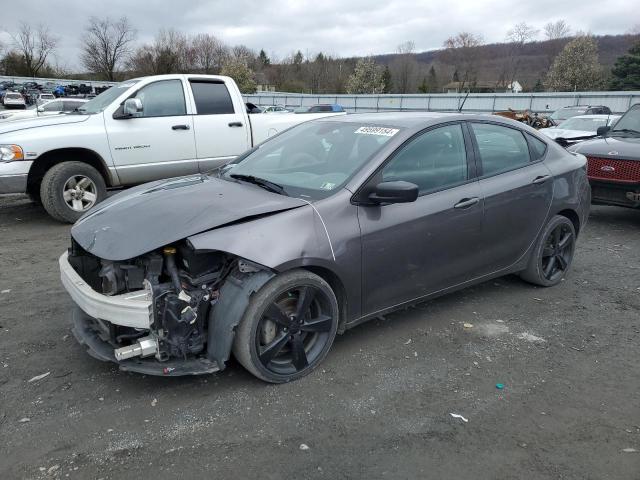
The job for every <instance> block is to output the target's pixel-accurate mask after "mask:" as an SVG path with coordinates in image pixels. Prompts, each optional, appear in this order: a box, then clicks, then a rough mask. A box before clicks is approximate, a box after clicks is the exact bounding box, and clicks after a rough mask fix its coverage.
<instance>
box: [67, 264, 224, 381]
mask: <svg viewBox="0 0 640 480" xmlns="http://www.w3.org/2000/svg"><path fill="white" fill-rule="evenodd" d="M59 263H60V278H61V280H62V284H63V285H64V287H65V289H66V290H67V292H69V295H70V296H71V298H72V299H73V301H74V303H75V305H74V308H73V317H72V318H73V328H72V332H73V335H74V336H75V337H76V339H77V340H78V342H79V343H80V344H82V345H84V346H86V347H87V350H88V353H89V355H91V356H92V357H94V358H96V359H98V360H102V361H105V362H113V363H117V364H118V366H119V367H120V370H124V371H130V372H138V373H143V374H147V375H160V376H174V377H175V376H182V375H201V374H205V373H213V372H217V371H218V370H220V368H219V367H218V364H217V363H216V362H214V361H211V360H209V359H207V358H206V357H205V356H200V357H192V358H186V359H170V360H166V361H159V360H158V359H157V358H156V357H146V358H139V357H134V358H129V359H126V360H117V359H116V357H115V354H114V349H116V348H119V347H122V346H123V345H117V344H114V343H113V342H111V341H110V340H109V328H110V324H113V325H120V326H125V327H133V328H137V329H140V330H141V331H145V330H150V329H151V325H152V323H153V313H152V300H151V292H149V291H147V290H140V291H137V292H131V293H126V294H122V295H112V296H109V295H102V294H101V293H98V292H96V291H95V290H93V289H92V288H91V287H90V286H89V285H88V284H87V283H86V282H85V281H84V280H83V279H82V277H81V276H80V275H79V274H78V273H77V272H76V271H75V270H74V269H73V267H72V266H71V264H70V263H69V260H68V253H67V252H65V253H63V254H62V255H61V256H60V260H59Z"/></svg>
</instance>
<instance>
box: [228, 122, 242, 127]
mask: <svg viewBox="0 0 640 480" xmlns="http://www.w3.org/2000/svg"><path fill="white" fill-rule="evenodd" d="M229 126H230V127H241V126H242V122H231V123H230V124H229Z"/></svg>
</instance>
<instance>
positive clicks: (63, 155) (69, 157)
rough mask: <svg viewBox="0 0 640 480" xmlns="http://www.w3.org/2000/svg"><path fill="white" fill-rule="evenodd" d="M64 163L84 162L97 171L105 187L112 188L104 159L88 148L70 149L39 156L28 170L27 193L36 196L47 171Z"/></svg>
mask: <svg viewBox="0 0 640 480" xmlns="http://www.w3.org/2000/svg"><path fill="white" fill-rule="evenodd" d="M66 161H76V162H84V163H86V164H88V165H91V166H92V167H93V168H95V169H96V170H98V172H99V173H100V175H102V178H104V181H105V183H106V184H107V187H110V186H113V185H114V182H113V179H112V177H111V175H110V173H109V168H108V167H107V164H106V162H105V161H104V159H103V158H102V157H101V156H100V155H99V154H98V153H96V152H95V151H93V150H91V149H88V148H80V147H70V148H59V149H56V150H50V151H48V152H46V153H43V154H42V155H40V156H39V157H38V158H37V159H36V160H35V161H34V162H33V165H32V167H31V168H30V169H29V176H28V177H27V193H31V194H38V192H39V190H40V182H41V181H42V178H43V177H44V175H45V173H47V170H49V169H50V168H51V167H53V166H54V165H57V164H59V163H62V162H66Z"/></svg>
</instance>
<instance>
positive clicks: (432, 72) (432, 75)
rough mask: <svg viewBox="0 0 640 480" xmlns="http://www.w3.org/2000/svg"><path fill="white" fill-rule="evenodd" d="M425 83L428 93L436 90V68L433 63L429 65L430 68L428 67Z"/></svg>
mask: <svg viewBox="0 0 640 480" xmlns="http://www.w3.org/2000/svg"><path fill="white" fill-rule="evenodd" d="M427 84H428V85H429V92H430V93H435V92H437V91H438V76H437V75H436V69H435V68H434V66H433V65H431V68H430V69H429V77H428V80H427Z"/></svg>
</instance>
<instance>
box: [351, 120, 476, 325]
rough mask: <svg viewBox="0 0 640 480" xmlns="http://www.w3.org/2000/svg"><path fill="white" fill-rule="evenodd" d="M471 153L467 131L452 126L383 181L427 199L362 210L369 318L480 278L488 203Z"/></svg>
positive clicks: (413, 149)
mask: <svg viewBox="0 0 640 480" xmlns="http://www.w3.org/2000/svg"><path fill="white" fill-rule="evenodd" d="M465 137H466V138H465ZM469 151H471V145H470V139H469V137H468V135H467V134H465V128H464V126H463V125H462V124H460V123H452V124H449V125H446V126H442V127H438V128H435V129H432V130H428V131H426V132H424V133H422V134H420V135H418V136H416V137H414V139H413V140H411V141H410V142H409V143H407V144H406V145H405V146H403V147H402V148H401V149H400V150H399V151H398V152H397V153H396V154H395V155H394V156H393V158H391V160H390V161H389V162H388V163H387V164H386V165H385V167H384V168H383V170H382V171H381V175H378V176H377V177H378V178H377V179H376V181H393V180H404V181H408V182H411V183H414V184H416V185H418V187H419V191H420V196H419V197H418V199H417V200H416V201H415V202H413V203H400V204H391V205H380V206H364V205H361V206H359V207H358V219H359V222H360V229H361V234H362V255H363V259H362V260H363V271H362V285H363V313H364V314H365V315H368V314H373V313H376V312H378V311H381V310H384V309H385V308H388V307H392V306H395V305H398V304H401V303H403V302H406V301H410V300H413V299H417V298H420V297H423V296H425V295H428V294H430V293H434V292H437V291H439V290H442V289H445V288H447V287H451V286H454V285H457V284H459V283H462V282H464V281H466V280H469V279H472V278H474V277H475V276H476V271H477V269H478V267H479V266H480V265H481V262H482V260H481V257H482V255H481V250H480V240H481V236H480V235H481V229H482V198H481V194H480V187H479V185H478V182H477V181H476V180H475V178H474V177H475V169H474V168H473V160H472V158H473V156H472V155H468V152H469Z"/></svg>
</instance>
